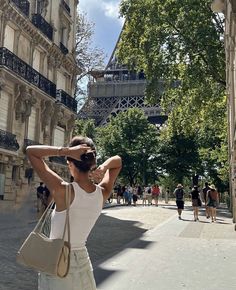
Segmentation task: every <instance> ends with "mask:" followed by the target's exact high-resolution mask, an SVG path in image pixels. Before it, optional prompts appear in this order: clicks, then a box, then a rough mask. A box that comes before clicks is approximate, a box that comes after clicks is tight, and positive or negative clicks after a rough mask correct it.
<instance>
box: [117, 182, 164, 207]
mask: <svg viewBox="0 0 236 290" xmlns="http://www.w3.org/2000/svg"><path fill="white" fill-rule="evenodd" d="M112 194H115V196H116V197H117V203H118V204H121V203H123V204H126V205H132V204H133V205H134V206H136V205H137V201H138V199H140V200H142V204H143V205H152V204H154V205H156V206H158V199H159V196H160V194H161V189H160V187H159V185H158V184H154V185H152V186H151V185H149V186H146V187H141V186H140V185H137V186H134V187H132V186H130V185H128V186H125V185H123V186H121V185H120V184H117V185H116V186H115V188H114V193H112Z"/></svg>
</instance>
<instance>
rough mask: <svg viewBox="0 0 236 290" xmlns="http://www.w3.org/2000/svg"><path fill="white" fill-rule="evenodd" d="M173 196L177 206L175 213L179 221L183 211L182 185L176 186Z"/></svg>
mask: <svg viewBox="0 0 236 290" xmlns="http://www.w3.org/2000/svg"><path fill="white" fill-rule="evenodd" d="M174 195H175V198H176V205H177V211H178V215H179V219H180V220H181V219H182V217H181V214H182V211H183V209H184V190H183V186H182V184H180V183H179V184H178V185H177V188H176V189H175V191H174Z"/></svg>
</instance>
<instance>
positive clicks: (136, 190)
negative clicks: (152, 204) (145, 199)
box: [133, 187, 138, 206]
mask: <svg viewBox="0 0 236 290" xmlns="http://www.w3.org/2000/svg"><path fill="white" fill-rule="evenodd" d="M137 201H138V188H137V187H135V188H134V189H133V204H134V206H136V204H137Z"/></svg>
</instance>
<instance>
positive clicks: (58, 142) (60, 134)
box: [53, 126, 65, 146]
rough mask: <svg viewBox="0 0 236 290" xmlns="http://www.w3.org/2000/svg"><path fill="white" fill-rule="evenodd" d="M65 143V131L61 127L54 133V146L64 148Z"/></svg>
mask: <svg viewBox="0 0 236 290" xmlns="http://www.w3.org/2000/svg"><path fill="white" fill-rule="evenodd" d="M64 142H65V129H64V128H61V127H59V126H57V127H56V129H55V131H54V142H53V145H54V146H63V145H64Z"/></svg>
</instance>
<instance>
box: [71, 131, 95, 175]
mask: <svg viewBox="0 0 236 290" xmlns="http://www.w3.org/2000/svg"><path fill="white" fill-rule="evenodd" d="M81 144H86V145H87V146H89V147H90V148H91V149H92V150H93V151H92V152H88V153H85V154H82V155H81V157H80V159H81V160H75V159H73V158H71V157H67V160H68V161H70V162H72V163H73V164H74V165H75V167H76V168H77V169H78V170H79V171H81V172H88V171H89V170H91V169H92V168H93V167H94V166H96V148H95V145H94V143H93V140H92V139H90V138H88V137H83V136H75V137H74V138H72V140H71V142H70V144H69V147H74V146H77V145H81Z"/></svg>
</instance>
